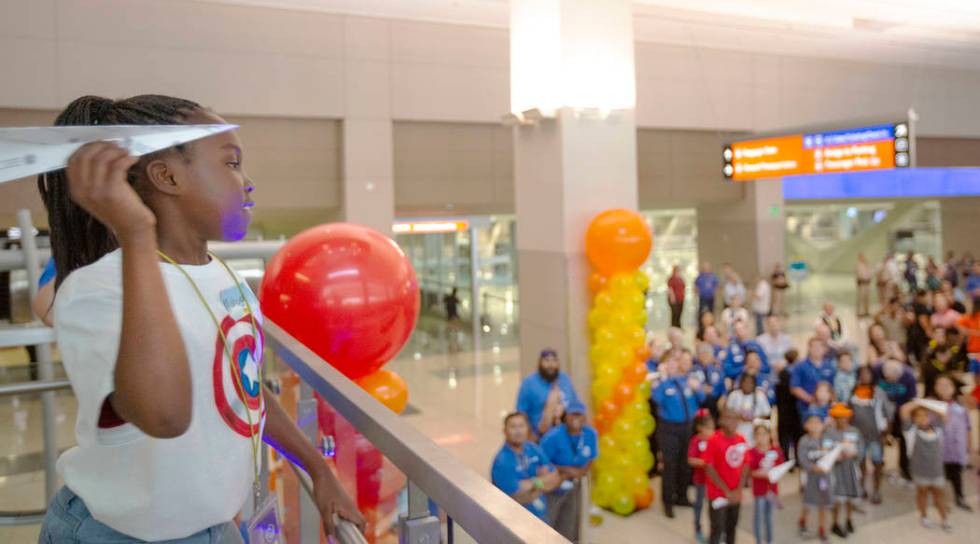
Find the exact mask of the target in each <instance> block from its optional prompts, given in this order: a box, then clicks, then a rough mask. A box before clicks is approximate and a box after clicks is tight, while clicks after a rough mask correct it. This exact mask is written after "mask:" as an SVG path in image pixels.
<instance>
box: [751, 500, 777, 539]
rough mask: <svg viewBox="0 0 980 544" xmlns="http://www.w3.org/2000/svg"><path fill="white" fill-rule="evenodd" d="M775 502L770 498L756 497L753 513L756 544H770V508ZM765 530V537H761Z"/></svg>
mask: <svg viewBox="0 0 980 544" xmlns="http://www.w3.org/2000/svg"><path fill="white" fill-rule="evenodd" d="M774 502H775V501H774V500H773V499H772V497H769V496H765V497H756V498H755V512H753V515H752V517H753V527H754V528H755V542H756V544H770V543H771V542H772V507H773V503H774ZM763 530H765V532H766V536H765V538H763V537H762V531H763Z"/></svg>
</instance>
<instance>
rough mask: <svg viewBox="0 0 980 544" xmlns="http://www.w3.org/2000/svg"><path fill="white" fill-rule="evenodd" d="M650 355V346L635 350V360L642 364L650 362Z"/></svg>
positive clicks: (651, 352) (651, 351)
mask: <svg viewBox="0 0 980 544" xmlns="http://www.w3.org/2000/svg"><path fill="white" fill-rule="evenodd" d="M652 355H653V350H651V349H650V346H643V347H642V348H640V349H638V350H636V358H637V359H639V360H641V361H643V362H644V363H645V362H647V361H648V360H650V357H651V356H652Z"/></svg>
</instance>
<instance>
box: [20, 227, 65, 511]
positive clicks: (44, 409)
mask: <svg viewBox="0 0 980 544" xmlns="http://www.w3.org/2000/svg"><path fill="white" fill-rule="evenodd" d="M17 226H18V227H19V228H20V247H21V250H22V251H23V252H24V261H25V262H24V264H25V265H26V266H25V268H26V269H27V284H28V286H29V288H30V293H31V303H32V304H33V302H34V298H35V297H37V290H38V285H37V282H38V280H39V279H40V277H41V270H40V267H39V266H38V262H37V261H38V254H37V241H36V240H35V238H34V224H33V223H32V222H31V211H30V210H18V211H17ZM36 353H37V365H38V378H39V379H40V380H43V381H48V380H52V379H54V368H53V365H52V362H51V344H38V345H37V347H36ZM41 414H42V416H41V417H42V420H43V432H44V497H45V504H47V503H48V502H50V501H51V499H52V497H54V494H55V491H57V485H58V474H57V472H56V471H55V464H56V463H57V462H58V442H57V439H56V435H55V403H54V392H53V391H47V392H44V393H41Z"/></svg>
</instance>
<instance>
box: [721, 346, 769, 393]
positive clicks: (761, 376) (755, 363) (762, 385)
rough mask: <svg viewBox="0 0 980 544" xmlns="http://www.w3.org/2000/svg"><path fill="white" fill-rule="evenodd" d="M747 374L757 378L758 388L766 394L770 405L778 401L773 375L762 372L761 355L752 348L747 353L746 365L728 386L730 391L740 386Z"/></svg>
mask: <svg viewBox="0 0 980 544" xmlns="http://www.w3.org/2000/svg"><path fill="white" fill-rule="evenodd" d="M745 375H750V376H752V377H754V378H755V383H756V389H759V390H760V391H762V392H763V393H764V394H765V395H766V398H767V399H768V400H769V405H770V406H771V405H773V404H775V403H776V387H775V384H774V383H773V379H772V375H771V374H765V373H763V372H762V358H761V355H760V354H759V353H758V352H756V351H754V350H751V349H750V350H749V351H748V352H746V354H745V366H744V367H743V368H742V373H741V374H739V375H738V377H737V378H735V379H734V380H733V381H732V385H731V386H729V387H728V392H729V393H730V392H732V391H733V390H734V389H736V388H737V387H738V385H737V384H740V383H742V376H745Z"/></svg>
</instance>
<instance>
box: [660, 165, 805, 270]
mask: <svg viewBox="0 0 980 544" xmlns="http://www.w3.org/2000/svg"><path fill="white" fill-rule="evenodd" d="M739 183H742V184H743V186H744V195H743V198H742V200H741V201H739V202H735V203H732V202H726V203H722V204H702V205H700V206H698V208H697V215H698V260H699V261H704V260H708V261H710V262H711V264H712V267H713V268H715V269H718V268H720V266H721V263H724V262H729V263H732V266H733V267H734V268H735V271H736V272H738V273H739V275H740V276H742V281H744V282H746V284H747V285H748V283H749V282H751V281H752V280H753V279H754V278H755V277H756V276H758V275H760V274H762V275H766V276H768V275H769V273H771V272H772V267H773V265H775V264H776V263H777V262H784V259H785V233H786V226H785V224H786V219H785V210H784V203H783V183H782V179H768V180H758V181H749V182H739ZM654 244H655V245H656V240H654Z"/></svg>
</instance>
